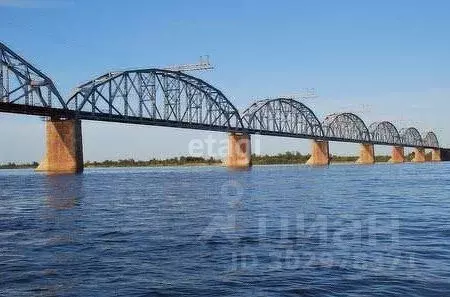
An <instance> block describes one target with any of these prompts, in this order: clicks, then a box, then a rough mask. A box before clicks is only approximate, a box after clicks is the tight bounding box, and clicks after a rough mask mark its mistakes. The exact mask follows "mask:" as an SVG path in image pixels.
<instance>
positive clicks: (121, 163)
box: [84, 157, 222, 167]
mask: <svg viewBox="0 0 450 297" xmlns="http://www.w3.org/2000/svg"><path fill="white" fill-rule="evenodd" d="M221 163H222V161H221V160H218V159H214V158H213V157H211V158H203V157H179V158H178V157H175V158H170V159H163V160H159V159H151V160H148V161H139V160H134V159H125V160H118V161H112V160H105V161H103V162H97V161H93V162H90V161H88V162H86V163H85V164H84V165H85V166H86V167H151V166H188V165H215V164H221Z"/></svg>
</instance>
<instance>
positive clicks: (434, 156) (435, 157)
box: [431, 149, 442, 162]
mask: <svg viewBox="0 0 450 297" xmlns="http://www.w3.org/2000/svg"><path fill="white" fill-rule="evenodd" d="M431 161H432V162H440V161H442V158H441V150H440V149H434V150H433V151H432V152H431Z"/></svg>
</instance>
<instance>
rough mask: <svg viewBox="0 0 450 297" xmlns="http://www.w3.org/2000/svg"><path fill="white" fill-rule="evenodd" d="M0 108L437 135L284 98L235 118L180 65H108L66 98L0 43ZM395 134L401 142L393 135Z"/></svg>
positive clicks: (430, 142)
mask: <svg viewBox="0 0 450 297" xmlns="http://www.w3.org/2000/svg"><path fill="white" fill-rule="evenodd" d="M0 112H9V113H19V114H30V115H38V116H46V117H51V118H53V119H77V120H93V121H107V122H119V123H132V124H142V125H155V126H166V127H177V128H187V129H200V130H211V131H221V132H232V133H246V134H261V135H273V136H282V137H294V138H306V139H313V140H319V141H336V142H351V143H366V144H368V143H370V144H375V145H391V146H401V147H413V148H425V149H439V148H440V147H439V142H438V139H437V137H436V134H435V133H433V132H428V133H427V134H426V136H425V137H424V138H422V136H421V135H420V133H419V131H418V130H417V129H416V128H413V127H411V128H407V129H403V130H401V131H398V130H397V129H396V128H395V126H394V125H393V124H391V123H389V122H380V123H374V124H372V125H370V127H369V128H367V126H366V125H365V124H364V122H363V121H362V120H361V119H360V118H359V117H358V116H357V115H355V114H352V113H340V114H333V115H330V116H328V117H326V118H325V120H324V122H323V123H320V121H319V120H318V119H317V117H316V116H315V114H314V113H313V111H312V110H311V109H309V108H308V107H306V106H305V105H304V104H303V103H301V102H298V101H295V100H293V99H288V98H278V99H269V100H260V101H257V102H255V103H254V104H252V105H251V106H250V107H249V108H248V109H247V110H245V112H244V113H243V116H242V117H241V116H240V114H239V112H238V110H237V109H236V108H235V107H234V106H233V104H232V103H231V102H230V101H229V100H228V99H227V98H226V97H225V95H224V94H223V93H222V92H221V91H220V90H218V89H216V88H215V87H213V86H212V85H210V84H208V83H207V82H205V81H203V80H201V79H199V78H196V77H193V76H190V75H187V74H185V73H182V72H179V71H170V70H165V69H157V68H152V69H138V70H127V71H120V72H110V73H106V74H104V75H102V76H99V77H97V78H96V79H94V80H91V81H89V82H87V83H85V84H82V85H80V86H78V88H77V89H76V90H75V92H74V94H73V95H72V96H71V97H70V98H69V99H68V101H65V100H64V99H63V98H62V97H61V95H60V93H59V92H58V90H57V89H56V87H55V84H54V83H53V81H52V80H51V79H50V78H49V77H48V76H46V75H45V74H43V73H42V72H41V71H39V70H38V69H37V68H36V67H34V66H33V65H31V64H30V63H29V62H27V61H26V60H25V59H23V58H22V57H21V56H19V55H18V54H16V53H15V52H13V51H12V50H11V49H9V48H8V47H7V46H5V45H4V44H2V43H0ZM398 138H400V141H399V140H398Z"/></svg>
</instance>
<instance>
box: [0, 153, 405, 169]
mask: <svg viewBox="0 0 450 297" xmlns="http://www.w3.org/2000/svg"><path fill="white" fill-rule="evenodd" d="M309 157H310V156H309V155H302V154H300V153H291V152H287V153H283V154H278V155H252V164H253V165H295V164H305V163H306V162H307V160H308V159H309ZM412 157H413V156H412V155H411V154H410V155H407V156H405V161H406V162H408V161H411V160H412ZM357 159H358V157H357V156H332V160H331V164H333V163H334V164H346V163H354V162H356V160H357ZM389 159H390V156H376V157H375V161H376V163H387V162H388V161H389ZM38 166H39V163H37V162H32V163H22V164H16V163H7V164H0V169H27V168H28V169H33V168H37V167H38ZM84 166H85V168H112V167H115V168H120V167H169V166H171V167H175V166H179V167H190V166H225V163H224V162H222V160H220V159H214V158H212V157H211V158H203V157H190V156H182V157H175V158H169V159H152V160H148V161H140V160H134V159H124V160H117V161H113V160H105V161H101V162H99V161H87V162H86V163H85V164H84Z"/></svg>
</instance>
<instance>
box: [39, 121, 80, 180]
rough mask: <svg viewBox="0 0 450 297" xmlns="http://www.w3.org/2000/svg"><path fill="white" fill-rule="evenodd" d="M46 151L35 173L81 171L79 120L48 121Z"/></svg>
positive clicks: (46, 125) (46, 126)
mask: <svg viewBox="0 0 450 297" xmlns="http://www.w3.org/2000/svg"><path fill="white" fill-rule="evenodd" d="M45 132H46V151H45V156H44V159H43V160H42V162H41V163H40V164H39V167H38V168H37V169H36V170H37V171H44V172H48V173H51V174H64V173H80V172H82V171H83V167H84V164H83V142H82V135H81V121H80V120H64V119H50V120H47V121H46V123H45Z"/></svg>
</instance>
